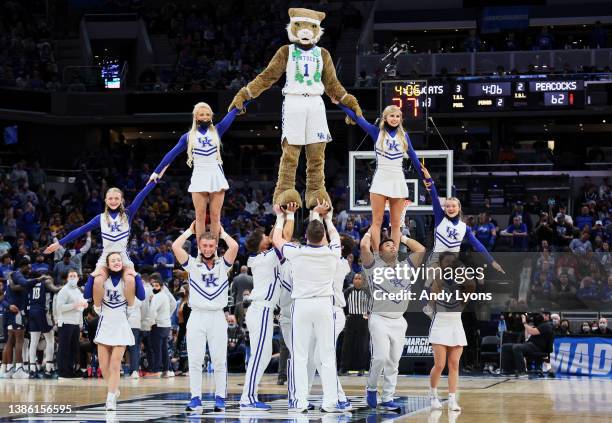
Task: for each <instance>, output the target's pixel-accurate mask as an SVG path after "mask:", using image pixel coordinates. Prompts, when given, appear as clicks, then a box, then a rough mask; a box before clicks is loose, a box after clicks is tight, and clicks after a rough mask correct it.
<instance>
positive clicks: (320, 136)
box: [317, 132, 327, 140]
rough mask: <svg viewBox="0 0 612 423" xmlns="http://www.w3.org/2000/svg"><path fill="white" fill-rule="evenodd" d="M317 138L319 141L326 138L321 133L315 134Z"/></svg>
mask: <svg viewBox="0 0 612 423" xmlns="http://www.w3.org/2000/svg"><path fill="white" fill-rule="evenodd" d="M317 137H319V139H320V140H324V139H326V138H327V137H326V136H325V134H324V133H323V132H317Z"/></svg>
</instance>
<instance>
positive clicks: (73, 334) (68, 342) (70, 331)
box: [57, 323, 81, 377]
mask: <svg viewBox="0 0 612 423" xmlns="http://www.w3.org/2000/svg"><path fill="white" fill-rule="evenodd" d="M58 332H59V345H58V347H57V369H58V374H59V376H60V377H70V376H72V375H73V373H74V363H75V362H76V358H77V351H78V348H79V334H80V333H81V328H80V326H79V325H70V324H67V323H64V324H63V325H62V326H60V327H59V328H58Z"/></svg>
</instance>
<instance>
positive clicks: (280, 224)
mask: <svg viewBox="0 0 612 423" xmlns="http://www.w3.org/2000/svg"><path fill="white" fill-rule="evenodd" d="M284 226H285V217H284V216H277V217H276V224H275V225H274V229H280V230H281V231H282V230H283V227H284Z"/></svg>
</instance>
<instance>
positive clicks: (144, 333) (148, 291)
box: [140, 272, 153, 372]
mask: <svg viewBox="0 0 612 423" xmlns="http://www.w3.org/2000/svg"><path fill="white" fill-rule="evenodd" d="M141 276H142V284H143V286H144V290H145V300H144V301H143V302H142V304H141V305H140V319H141V320H140V339H142V342H143V344H144V348H145V353H146V355H147V371H149V372H150V371H151V366H152V364H153V353H152V351H153V350H152V348H151V323H149V320H148V319H147V316H148V315H149V307H150V305H151V299H153V287H152V286H151V281H150V279H149V278H150V274H149V273H144V272H143V273H142V274H141Z"/></svg>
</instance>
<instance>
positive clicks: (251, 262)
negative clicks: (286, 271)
mask: <svg viewBox="0 0 612 423" xmlns="http://www.w3.org/2000/svg"><path fill="white" fill-rule="evenodd" d="M279 257H280V253H279V252H278V250H276V249H275V248H271V249H269V250H266V251H262V252H261V253H259V254H257V255H253V256H251V257H249V259H248V260H247V266H249V268H250V269H251V273H252V274H253V290H252V291H251V295H250V297H249V298H250V300H251V301H252V302H253V303H255V302H261V303H265V304H266V305H269V306H272V307H274V306H275V305H276V304H277V303H278V300H279V297H280V293H281V292H280V291H281V287H280V284H281V282H280V268H279V267H280V260H279Z"/></svg>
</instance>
